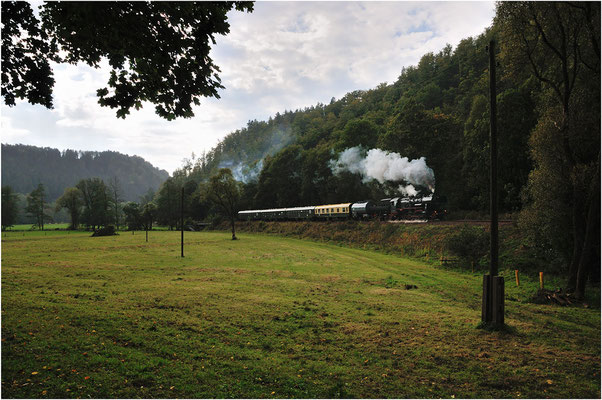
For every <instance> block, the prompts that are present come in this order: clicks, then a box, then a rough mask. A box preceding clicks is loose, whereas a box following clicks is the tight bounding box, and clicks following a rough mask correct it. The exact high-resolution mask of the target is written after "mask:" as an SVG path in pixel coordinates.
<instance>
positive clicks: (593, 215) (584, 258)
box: [575, 154, 600, 300]
mask: <svg viewBox="0 0 602 400" xmlns="http://www.w3.org/2000/svg"><path fill="white" fill-rule="evenodd" d="M588 197H589V199H590V201H589V204H588V206H589V207H588V212H587V219H586V220H585V224H586V225H585V229H584V230H585V236H584V239H583V248H582V250H581V257H580V258H579V266H578V268H577V280H576V288H575V297H576V298H577V299H579V300H582V299H583V297H584V295H585V285H586V283H587V278H588V277H589V275H590V270H591V268H592V255H593V252H594V246H595V243H594V241H595V240H596V238H597V235H596V231H597V232H599V229H598V230H596V227H597V225H598V224H597V222H598V221H599V220H600V214H599V211H600V155H599V154H598V164H597V165H596V173H595V174H594V177H593V179H592V184H591V185H590V193H589V196H588ZM598 240H599V239H598Z"/></svg>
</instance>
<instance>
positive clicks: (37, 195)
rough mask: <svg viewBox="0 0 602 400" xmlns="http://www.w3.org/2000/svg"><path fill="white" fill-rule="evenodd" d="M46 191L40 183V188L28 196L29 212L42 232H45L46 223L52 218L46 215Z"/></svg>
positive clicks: (26, 209)
mask: <svg viewBox="0 0 602 400" xmlns="http://www.w3.org/2000/svg"><path fill="white" fill-rule="evenodd" d="M45 197H46V189H45V188H44V185H43V184H41V183H39V184H38V187H37V188H35V189H34V190H32V191H31V193H29V195H28V196H27V207H26V208H25V211H27V212H28V213H29V214H30V215H31V216H32V217H34V218H35V220H36V225H37V226H38V228H39V229H40V230H44V222H45V221H49V220H50V219H51V217H50V216H49V215H48V214H46V213H45V208H46V198H45Z"/></svg>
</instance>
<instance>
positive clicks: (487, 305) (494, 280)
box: [481, 40, 504, 327]
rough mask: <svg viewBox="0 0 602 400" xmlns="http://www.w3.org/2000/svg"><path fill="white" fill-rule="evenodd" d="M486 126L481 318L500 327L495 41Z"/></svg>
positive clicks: (501, 282)
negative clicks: (487, 237)
mask: <svg viewBox="0 0 602 400" xmlns="http://www.w3.org/2000/svg"><path fill="white" fill-rule="evenodd" d="M488 50H489V107H490V108H489V130H490V134H491V136H490V144H489V148H490V150H491V152H490V160H491V168H490V175H489V177H490V197H489V199H490V203H489V205H490V211H491V226H490V232H491V241H490V245H491V247H490V255H491V262H490V265H489V275H484V276H483V308H482V312H481V319H482V322H483V323H485V324H489V325H492V324H493V325H496V326H498V327H501V326H503V325H504V278H503V277H501V276H497V275H498V269H499V268H498V264H499V253H498V248H499V246H498V242H499V234H498V193H497V192H498V190H497V105H496V87H495V42H494V41H493V40H492V41H490V42H489V46H488Z"/></svg>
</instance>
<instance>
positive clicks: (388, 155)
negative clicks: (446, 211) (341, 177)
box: [330, 147, 435, 196]
mask: <svg viewBox="0 0 602 400" xmlns="http://www.w3.org/2000/svg"><path fill="white" fill-rule="evenodd" d="M330 168H331V169H332V172H333V173H334V174H339V173H341V172H343V171H348V172H351V173H357V174H360V175H361V176H362V177H363V180H364V182H368V181H370V180H376V181H378V182H379V183H381V184H383V183H385V182H403V183H404V184H402V185H400V186H399V187H398V191H399V192H400V193H401V194H403V195H407V196H416V195H417V194H418V191H417V190H416V188H415V187H414V185H417V186H422V187H426V188H428V189H429V190H430V191H431V192H434V191H435V174H434V172H433V170H432V169H431V168H429V167H428V165H426V159H425V158H424V157H420V158H419V159H417V160H409V159H408V158H407V157H402V156H401V155H400V154H398V153H393V152H387V151H384V150H381V149H371V150H368V152H366V153H365V155H364V151H363V150H362V148H360V147H351V148H349V149H346V150H345V151H343V152H342V153H340V154H339V158H338V159H337V160H331V161H330Z"/></svg>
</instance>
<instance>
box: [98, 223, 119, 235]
mask: <svg viewBox="0 0 602 400" xmlns="http://www.w3.org/2000/svg"><path fill="white" fill-rule="evenodd" d="M113 235H117V232H115V227H114V226H113V225H108V226H105V227H104V228H100V229H98V230H96V231H94V233H93V234H92V237H94V236H113Z"/></svg>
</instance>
